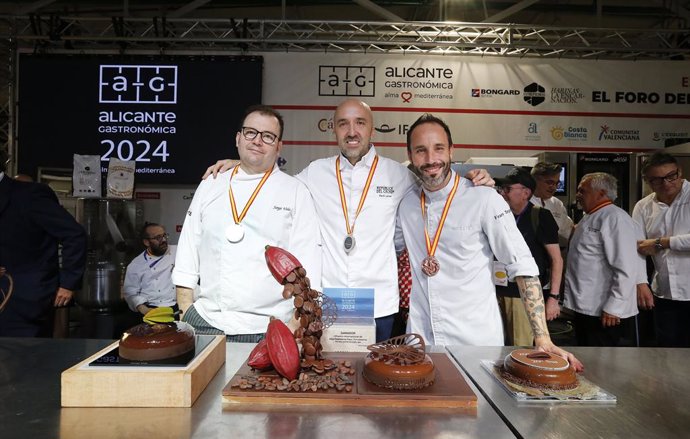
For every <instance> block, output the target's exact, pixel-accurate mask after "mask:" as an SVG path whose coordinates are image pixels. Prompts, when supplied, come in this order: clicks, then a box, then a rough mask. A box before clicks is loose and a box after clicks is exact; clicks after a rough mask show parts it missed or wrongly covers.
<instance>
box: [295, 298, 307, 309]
mask: <svg viewBox="0 0 690 439" xmlns="http://www.w3.org/2000/svg"><path fill="white" fill-rule="evenodd" d="M294 305H295V308H302V307H303V305H305V303H304V299H302V297H301V296H295V301H294Z"/></svg>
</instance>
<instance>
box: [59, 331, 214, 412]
mask: <svg viewBox="0 0 690 439" xmlns="http://www.w3.org/2000/svg"><path fill="white" fill-rule="evenodd" d="M117 346H118V342H117V341H116V342H115V343H113V344H111V345H110V346H108V347H106V348H104V349H103V350H101V351H99V352H97V353H95V354H94V355H92V356H90V357H89V358H87V359H85V360H83V361H81V362H80V363H77V364H75V365H74V366H72V367H70V368H69V369H67V370H65V371H64V372H62V377H61V382H62V388H61V397H62V398H61V399H62V406H63V407H191V406H192V404H194V401H196V399H197V398H198V397H199V395H201V392H203V391H204V389H205V388H206V386H207V385H208V383H209V382H210V381H211V379H212V378H213V377H214V376H215V375H216V373H217V372H218V370H219V369H220V368H221V366H222V365H223V363H225V336H224V335H217V336H214V338H213V340H212V341H211V342H210V343H209V344H208V346H206V348H205V349H204V350H203V351H201V353H199V354H198V355H197V356H196V357H195V358H194V359H192V361H191V362H190V363H189V364H187V365H186V366H185V367H177V368H161V367H146V366H142V367H126V368H125V367H114V368H108V367H88V366H87V365H88V364H89V363H91V362H92V361H95V360H96V359H98V358H100V357H101V356H103V355H105V354H107V353H108V352H110V351H111V350H113V348H115V347H117Z"/></svg>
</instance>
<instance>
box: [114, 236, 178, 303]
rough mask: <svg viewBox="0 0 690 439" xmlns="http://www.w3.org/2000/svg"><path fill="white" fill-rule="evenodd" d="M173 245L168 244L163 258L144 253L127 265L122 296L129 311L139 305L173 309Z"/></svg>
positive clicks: (174, 296) (174, 299)
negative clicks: (170, 307)
mask: <svg viewBox="0 0 690 439" xmlns="http://www.w3.org/2000/svg"><path fill="white" fill-rule="evenodd" d="M176 251H177V246H176V245H168V251H167V252H165V254H164V255H163V256H152V255H149V254H147V252H146V250H144V252H143V253H141V254H140V255H139V256H137V257H136V258H134V259H132V262H130V263H129V265H127V273H126V274H125V282H124V285H123V286H122V294H123V295H124V296H125V301H126V302H127V305H128V306H129V309H131V310H132V311H135V312H138V311H137V306H139V305H142V304H148V305H153V306H156V307H159V306H173V305H175V304H176V303H177V296H176V294H175V285H174V284H173V283H172V279H171V277H170V276H171V274H172V270H173V267H174V266H175V253H176Z"/></svg>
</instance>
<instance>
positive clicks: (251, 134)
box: [242, 127, 278, 145]
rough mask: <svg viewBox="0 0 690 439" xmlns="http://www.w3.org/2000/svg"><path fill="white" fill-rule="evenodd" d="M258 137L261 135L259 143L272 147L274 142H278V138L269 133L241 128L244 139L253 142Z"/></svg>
mask: <svg viewBox="0 0 690 439" xmlns="http://www.w3.org/2000/svg"><path fill="white" fill-rule="evenodd" d="M258 135H261V141H262V142H264V143H265V144H266V145H273V144H274V143H275V141H276V140H278V136H276V135H275V134H273V133H272V132H270V131H259V130H255V129H254V128H249V127H242V136H244V138H245V139H247V140H254V139H256V136H258Z"/></svg>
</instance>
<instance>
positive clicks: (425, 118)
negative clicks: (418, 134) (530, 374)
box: [407, 113, 453, 152]
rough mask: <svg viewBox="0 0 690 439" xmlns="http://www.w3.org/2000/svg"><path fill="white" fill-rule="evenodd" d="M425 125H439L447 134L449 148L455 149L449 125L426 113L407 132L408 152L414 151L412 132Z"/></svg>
mask: <svg viewBox="0 0 690 439" xmlns="http://www.w3.org/2000/svg"><path fill="white" fill-rule="evenodd" d="M425 123H435V124H437V125H440V126H441V128H443V131H445V132H446V136H447V137H448V146H449V147H450V148H452V147H453V139H452V137H451V135H450V128H448V125H447V124H446V123H445V122H444V121H443V120H441V119H439V118H438V117H436V116H434V115H433V114H430V113H424V114H422V115H421V116H419V119H417V120H415V121H414V123H413V124H412V125H411V126H410V129H409V130H407V152H410V151H412V145H411V144H412V131H414V129H415V128H417V127H418V126H419V125H422V124H425Z"/></svg>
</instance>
